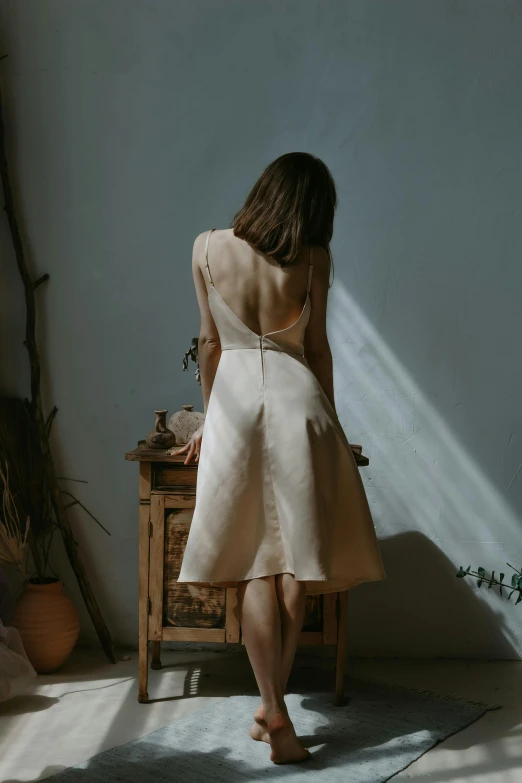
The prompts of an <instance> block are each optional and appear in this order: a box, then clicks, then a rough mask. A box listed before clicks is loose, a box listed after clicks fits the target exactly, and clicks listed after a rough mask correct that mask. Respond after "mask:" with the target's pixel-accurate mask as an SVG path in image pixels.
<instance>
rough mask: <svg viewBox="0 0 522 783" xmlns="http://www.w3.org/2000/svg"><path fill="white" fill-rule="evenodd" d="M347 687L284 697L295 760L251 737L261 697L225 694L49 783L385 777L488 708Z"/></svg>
mask: <svg viewBox="0 0 522 783" xmlns="http://www.w3.org/2000/svg"><path fill="white" fill-rule="evenodd" d="M346 695H347V697H348V702H347V704H346V705H344V706H342V707H335V706H334V705H333V695H332V693H312V694H309V695H301V694H289V695H288V696H287V697H285V698H286V702H287V705H288V709H289V711H290V715H291V716H292V719H293V721H294V725H295V728H296V732H297V734H298V736H299V737H300V738H301V740H302V742H303V744H304V745H306V747H308V748H309V749H310V751H311V753H312V758H310V759H308V760H307V761H305V762H303V763H301V764H293V765H283V766H277V765H275V764H272V762H271V761H270V759H269V753H270V747H269V746H268V745H267V744H266V743H264V742H254V740H252V739H250V737H249V736H248V729H249V728H250V725H251V723H252V715H253V713H254V710H255V708H256V707H257V706H258V704H259V697H256V696H231V697H229V698H225V699H222V700H221V701H219V702H214V704H212V705H211V706H210V707H209V708H202V709H201V710H198V711H197V712H195V713H192V714H191V715H188V716H187V717H185V718H181V719H180V720H177V721H174V723H171V724H169V725H168V726H165V727H164V728H162V729H158V730H157V731H154V732H153V733H152V734H148V735H146V736H143V737H140V738H139V739H136V740H134V741H132V742H128V743H126V744H125V745H121V746H119V747H117V748H113V749H111V750H107V751H104V752H103V753H100V754H99V755H97V756H94V757H93V758H91V759H89V760H88V761H85V762H83V763H82V764H78V765H77V766H75V767H70V768H69V769H67V770H65V771H63V772H60V773H59V774H57V775H53V776H52V777H51V778H49V779H51V780H53V781H56V783H77V782H78V783H80V782H81V783H171V782H172V783H247V782H250V781H263V782H264V781H267V780H268V781H270V780H282V781H285V783H298V782H299V781H305V780H307V781H316V780H317V781H319V780H327V781H328V783H337V782H339V783H341V781H342V783H346V781H350V783H384V781H386V780H389V779H390V778H392V777H393V776H394V775H396V774H397V773H398V772H400V771H401V770H403V769H405V767H407V766H409V765H410V764H411V763H412V762H413V761H415V760H416V759H418V758H419V757H420V756H422V754H423V753H426V751H428V750H429V749H430V748H432V747H433V746H434V745H436V744H437V743H438V742H440V741H441V740H444V739H446V737H449V736H450V735H452V734H455V732H457V731H460V730H461V729H463V728H465V727H466V726H469V725H470V723H473V722H474V721H476V720H477V719H478V718H480V717H481V715H483V714H484V713H485V712H486V711H487V710H488V709H495V707H492V706H489V705H486V704H481V703H477V702H475V703H472V702H468V701H463V700H460V699H454V698H451V697H444V696H442V697H441V696H436V695H435V694H432V693H428V692H425V691H424V692H418V691H411V690H407V689H405V688H402V687H389V686H387V685H384V684H382V683H374V682H367V681H362V680H352V679H351V680H349V681H348V683H347V687H346ZM143 709H144V710H146V709H147V708H146V707H144V708H143ZM319 776H321V777H319Z"/></svg>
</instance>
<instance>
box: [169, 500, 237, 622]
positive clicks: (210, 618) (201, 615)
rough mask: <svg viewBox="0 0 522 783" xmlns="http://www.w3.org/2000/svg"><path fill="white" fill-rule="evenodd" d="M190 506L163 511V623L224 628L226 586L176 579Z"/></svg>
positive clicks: (185, 540) (189, 521)
mask: <svg viewBox="0 0 522 783" xmlns="http://www.w3.org/2000/svg"><path fill="white" fill-rule="evenodd" d="M192 514H193V509H189V508H183V509H168V510H167V511H166V513H165V545H164V567H163V626H164V627H166V626H173V627H176V628H223V629H225V625H226V592H227V591H226V589H225V588H223V587H199V586H198V585H190V584H184V583H178V582H177V581H176V580H177V578H178V576H179V572H180V569H181V561H182V559H183V553H184V551H185V546H186V543H187V537H188V534H189V530H190V523H191V521H192Z"/></svg>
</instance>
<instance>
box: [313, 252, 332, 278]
mask: <svg viewBox="0 0 522 783" xmlns="http://www.w3.org/2000/svg"><path fill="white" fill-rule="evenodd" d="M310 251H311V252H310V259H311V263H312V264H313V266H314V277H315V276H317V277H320V278H325V279H326V280H328V278H329V275H330V256H329V255H328V253H327V252H326V250H325V249H324V247H320V246H318V245H314V246H312V247H311V248H310Z"/></svg>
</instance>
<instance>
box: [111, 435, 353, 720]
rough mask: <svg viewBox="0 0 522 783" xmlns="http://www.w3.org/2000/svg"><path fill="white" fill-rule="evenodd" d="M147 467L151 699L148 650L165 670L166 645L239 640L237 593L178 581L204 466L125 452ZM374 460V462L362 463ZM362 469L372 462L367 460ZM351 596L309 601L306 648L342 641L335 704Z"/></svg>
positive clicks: (143, 530) (144, 501) (142, 518)
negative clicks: (162, 650) (163, 649)
mask: <svg viewBox="0 0 522 783" xmlns="http://www.w3.org/2000/svg"><path fill="white" fill-rule="evenodd" d="M125 458H126V459H127V460H131V461H134V462H139V464H140V475H139V504H140V506H139V691H138V700H139V701H140V702H147V701H148V700H149V696H148V691H147V680H148V648H149V642H152V663H151V665H152V668H154V669H155V668H161V660H160V644H161V642H174V641H183V642H238V643H241V642H242V639H241V628H240V624H239V622H238V618H237V616H236V611H237V598H236V590H235V588H223V587H198V586H195V585H187V584H184V583H179V584H178V582H177V581H176V580H177V577H178V575H179V571H180V566H181V560H182V557H183V552H184V550H185V544H186V541H187V536H188V532H189V529H190V523H191V519H192V513H193V509H194V506H195V501H196V477H197V464H195V463H192V464H190V465H184V464H183V462H184V459H185V455H181V456H167V455H166V452H165V451H164V450H161V449H149V448H147V447H146V446H145V445H144V444H143V445H142V444H141V443H140V445H139V447H138V448H137V449H134V451H130V452H128V453H127V454H126V455H125ZM361 459H366V458H361ZM362 464H367V462H366V463H364V462H363V463H362ZM347 601H348V592H347V591H343V592H340V593H327V594H324V595H317V596H307V599H306V612H305V619H304V623H303V628H302V631H301V637H300V640H299V643H300V644H303V645H307V644H310V645H315V644H337V656H336V686H335V703H336V704H341V703H342V702H343V683H344V670H345V654H346V626H347Z"/></svg>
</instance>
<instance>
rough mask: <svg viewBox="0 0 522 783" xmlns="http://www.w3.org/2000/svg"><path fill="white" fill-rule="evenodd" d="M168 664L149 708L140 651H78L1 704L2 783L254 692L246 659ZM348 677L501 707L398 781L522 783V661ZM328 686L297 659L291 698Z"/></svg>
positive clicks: (181, 658) (323, 666)
mask: <svg viewBox="0 0 522 783" xmlns="http://www.w3.org/2000/svg"><path fill="white" fill-rule="evenodd" d="M163 664H164V668H163V669H162V670H161V671H157V672H153V671H151V673H150V683H149V696H150V698H151V699H153V700H154V701H153V702H152V703H150V704H146V705H141V704H138V702H137V699H136V693H137V687H136V673H137V656H136V654H135V653H131V654H130V660H127V661H124V660H121V661H120V662H119V663H117V664H116V665H111V664H108V663H106V662H105V660H104V658H103V656H102V655H101V654H100V653H99V652H98V651H94V650H78V651H76V652H75V653H74V655H73V656H72V657H71V659H70V660H69V662H68V664H67V665H66V666H65V667H64V668H63V669H62V671H60V672H59V673H57V674H54V675H48V676H41V677H39V678H38V679H37V681H36V683H35V685H34V687H33V688H32V690H31V692H30V693H28V694H27V695H25V696H22V697H19V698H17V699H14V700H12V701H10V702H6V703H5V704H3V705H0V780H1V781H2V783H7V781H29V780H38V779H40V778H42V777H45V776H46V775H50V774H52V773H53V772H58V771H59V770H61V769H63V768H64V767H67V766H70V765H72V764H75V763H78V762H79V761H83V760H85V759H87V758H89V757H90V756H92V755H94V754H95V753H99V752H100V751H102V750H105V749H107V748H111V747H114V746H116V745H120V744H122V743H123V742H127V741H128V740H130V739H133V738H135V737H138V736H140V735H142V734H146V733H149V732H151V731H154V730H155V729H157V728H159V727H161V726H164V725H166V724H167V723H171V722H172V721H175V720H178V719H179V718H181V717H182V716H184V715H186V714H188V713H190V712H192V711H194V710H198V709H204V708H205V705H207V704H210V703H212V702H213V701H215V700H216V699H221V698H225V697H226V696H228V695H231V694H239V693H255V682H254V679H253V676H252V673H251V670H250V667H249V664H248V660H247V658H246V655H245V654H244V653H230V654H228V653H227V654H224V653H214V652H199V653H195V652H173V651H169V650H166V651H164V653H163ZM350 674H351V675H352V676H354V677H362V678H364V677H369V678H373V679H379V680H382V681H385V682H389V683H396V684H400V685H406V686H410V687H414V688H420V689H430V690H434V691H436V692H440V693H444V694H453V695H456V696H461V697H463V698H469V699H472V700H481V701H486V702H488V703H495V704H502V705H503V708H502V709H501V710H496V711H494V712H490V713H488V714H486V715H485V716H484V717H483V718H481V719H480V720H479V721H477V722H476V723H475V724H473V725H472V726H470V727H469V728H467V729H465V730H464V731H462V732H460V733H459V734H457V735H455V736H454V737H451V738H450V739H448V740H447V741H446V742H444V743H442V744H440V745H439V746H437V747H436V748H434V749H433V750H431V751H430V752H429V753H427V754H425V755H424V756H423V757H422V758H421V759H419V761H417V762H416V763H415V764H413V765H412V766H410V767H409V768H408V769H407V770H406V771H404V772H403V773H401V774H399V775H397V777H396V778H395V780H397V781H399V780H409V781H413V782H415V781H419V783H420V782H421V781H423V783H424V781H430V783H433V782H434V781H437V783H439V782H440V783H445V782H447V783H449V782H450V781H451V783H464V781H466V783H479V781H480V782H481V783H482V781H487V782H488V783H501V782H502V783H520V781H521V780H522V741H521V730H522V662H520V663H519V662H502V661H497V662H476V661H408V660H385V659H370V660H368V659H367V660H354V661H351V662H350ZM331 685H332V672H331V662H330V661H329V660H324V659H320V658H316V657H314V656H307V655H304V654H300V655H299V657H298V659H297V661H296V665H295V668H294V672H293V675H292V680H291V682H290V689H291V690H295V691H297V692H302V691H307V690H324V689H325V688H329V687H330V686H331ZM247 729H248V727H246V730H247ZM354 783H356V781H354Z"/></svg>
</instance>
